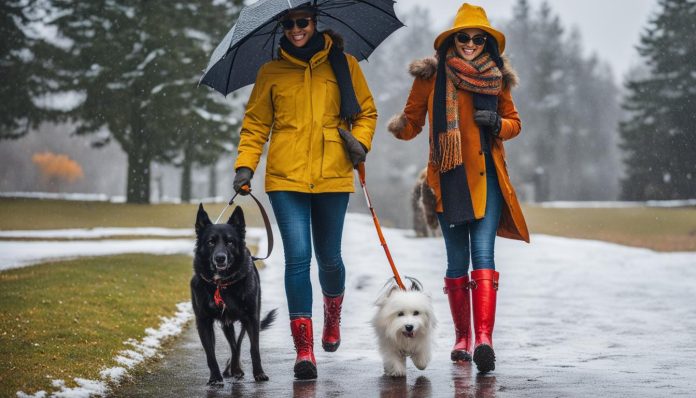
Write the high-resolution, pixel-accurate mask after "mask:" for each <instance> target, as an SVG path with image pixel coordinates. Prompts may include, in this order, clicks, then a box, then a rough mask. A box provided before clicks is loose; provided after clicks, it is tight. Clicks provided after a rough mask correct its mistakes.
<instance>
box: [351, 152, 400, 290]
mask: <svg viewBox="0 0 696 398" xmlns="http://www.w3.org/2000/svg"><path fill="white" fill-rule="evenodd" d="M358 179H359V180H360V186H362V189H363V193H364V194H365V200H366V201H367V207H369V208H370V213H372V221H374V223H375V228H376V229H377V236H379V243H380V244H381V245H382V247H383V248H384V254H386V255H387V260H389V265H390V266H391V270H392V273H393V274H394V280H396V284H397V285H399V287H400V288H401V290H406V287H405V286H404V283H403V282H402V281H401V277H400V276H399V271H397V269H396V265H395V264H394V259H392V256H391V252H390V251H389V246H387V241H386V240H385V239H384V235H383V234H382V227H381V226H380V225H379V219H378V218H377V213H376V212H375V208H374V207H372V201H371V200H370V194H369V193H368V192H367V186H366V184H365V162H361V163H359V164H358Z"/></svg>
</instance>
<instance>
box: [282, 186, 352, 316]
mask: <svg viewBox="0 0 696 398" xmlns="http://www.w3.org/2000/svg"><path fill="white" fill-rule="evenodd" d="M268 196H269V198H270V201H271V206H272V207H273V213H274V214H275V218H276V221H277V222H278V228H279V229H280V236H281V239H282V240H283V249H284V251H285V295H286V296H287V300H288V312H289V313H290V319H294V318H299V317H305V318H311V317H312V283H311V281H310V277H309V269H310V261H311V260H312V242H314V253H315V254H316V256H317V263H318V264H319V283H320V285H321V290H322V293H323V294H324V295H326V296H330V297H335V296H340V295H341V294H343V291H344V289H345V280H346V273H345V267H344V265H343V259H342V258H341V238H342V234H343V222H344V220H345V216H346V210H347V208H348V197H349V193H347V192H338V193H334V192H332V193H318V194H311V193H302V192H290V191H273V192H269V193H268Z"/></svg>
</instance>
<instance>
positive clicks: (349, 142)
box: [338, 128, 367, 168]
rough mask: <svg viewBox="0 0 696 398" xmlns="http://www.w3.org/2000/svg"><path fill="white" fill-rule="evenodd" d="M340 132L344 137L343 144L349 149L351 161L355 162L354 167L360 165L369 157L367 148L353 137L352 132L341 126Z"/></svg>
mask: <svg viewBox="0 0 696 398" xmlns="http://www.w3.org/2000/svg"><path fill="white" fill-rule="evenodd" d="M338 134H340V135H341V138H342V139H343V144H344V145H345V147H346V150H347V151H348V156H349V157H350V161H351V163H353V168H356V167H358V165H359V164H360V163H362V162H364V161H365V159H366V158H367V149H366V148H365V147H364V146H363V144H361V143H360V141H358V140H357V139H356V138H355V137H353V134H351V133H350V132H348V131H346V130H343V129H342V128H339V129H338Z"/></svg>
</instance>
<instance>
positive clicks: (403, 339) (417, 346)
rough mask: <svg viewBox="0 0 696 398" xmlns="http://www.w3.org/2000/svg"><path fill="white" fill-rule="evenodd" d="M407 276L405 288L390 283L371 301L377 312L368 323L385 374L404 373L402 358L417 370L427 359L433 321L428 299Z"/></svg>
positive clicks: (430, 303)
mask: <svg viewBox="0 0 696 398" xmlns="http://www.w3.org/2000/svg"><path fill="white" fill-rule="evenodd" d="M407 278H408V277H407ZM408 279H409V280H410V281H411V282H412V285H411V288H410V289H409V290H401V289H400V288H399V287H398V286H397V285H396V284H394V283H393V282H392V285H391V286H390V287H389V288H388V289H387V290H386V292H385V293H384V294H382V295H381V296H380V297H379V299H377V302H376V303H375V305H376V306H377V313H375V316H374V317H373V318H372V326H373V327H374V329H375V332H376V333H377V342H378V344H379V352H380V354H381V355H382V361H383V362H384V373H385V374H386V375H387V376H393V377H403V376H406V357H411V361H413V364H414V365H416V367H417V368H418V369H420V370H423V369H425V368H426V366H428V363H429V362H430V357H431V355H430V351H431V345H432V336H433V331H434V329H435V325H436V322H437V321H436V319H435V315H434V313H433V305H432V300H431V298H430V296H429V295H427V294H425V293H424V292H423V286H422V285H421V283H420V282H418V281H417V280H416V279H414V278H408ZM392 281H393V280H392ZM388 284H389V283H388Z"/></svg>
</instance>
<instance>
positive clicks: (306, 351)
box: [290, 318, 317, 380]
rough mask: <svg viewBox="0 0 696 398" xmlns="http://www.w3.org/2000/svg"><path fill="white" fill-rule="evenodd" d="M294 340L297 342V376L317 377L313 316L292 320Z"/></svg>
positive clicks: (299, 377) (291, 328)
mask: <svg viewBox="0 0 696 398" xmlns="http://www.w3.org/2000/svg"><path fill="white" fill-rule="evenodd" d="M290 331H291V332H292V340H293V342H294V343H295V351H297V359H296V360H295V377H296V378H298V379H302V380H306V379H316V378H317V360H316V359H314V337H313V333H312V318H295V319H293V320H291V321H290Z"/></svg>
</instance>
